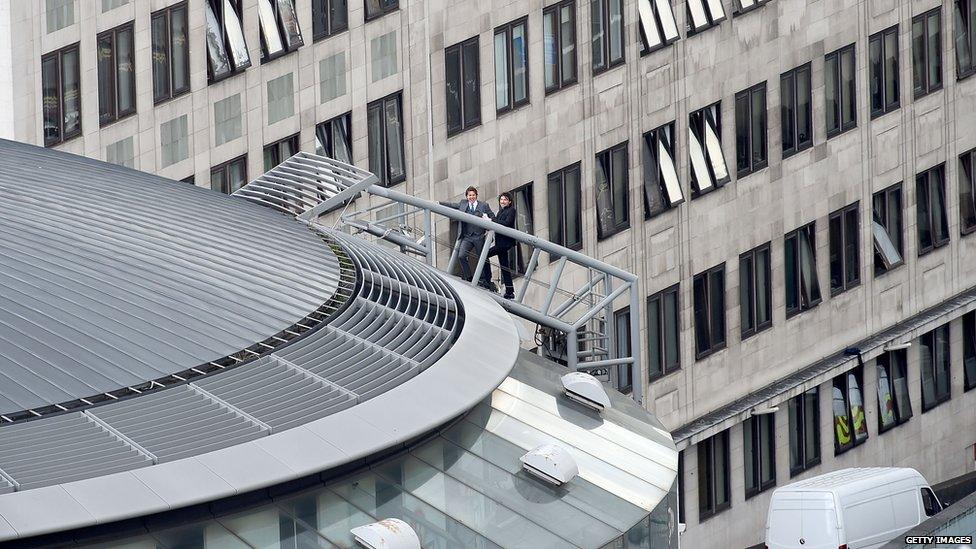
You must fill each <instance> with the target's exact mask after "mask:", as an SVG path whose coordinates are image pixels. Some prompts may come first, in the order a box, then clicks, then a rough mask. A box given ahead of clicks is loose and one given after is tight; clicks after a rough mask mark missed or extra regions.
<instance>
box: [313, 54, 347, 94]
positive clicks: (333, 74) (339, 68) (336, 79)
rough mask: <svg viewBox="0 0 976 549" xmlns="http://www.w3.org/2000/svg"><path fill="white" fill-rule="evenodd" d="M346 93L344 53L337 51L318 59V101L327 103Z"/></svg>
mask: <svg viewBox="0 0 976 549" xmlns="http://www.w3.org/2000/svg"><path fill="white" fill-rule="evenodd" d="M343 95H346V54H345V53H344V52H341V51H340V52H339V53H336V54H334V55H330V56H329V57H326V58H325V59H323V60H321V61H319V98H320V99H319V101H320V102H322V103H328V102H329V101H332V100H333V99H335V98H336V97H342V96H343Z"/></svg>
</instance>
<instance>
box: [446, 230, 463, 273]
mask: <svg viewBox="0 0 976 549" xmlns="http://www.w3.org/2000/svg"><path fill="white" fill-rule="evenodd" d="M460 252H461V235H460V234H459V235H458V238H457V240H455V241H454V249H453V250H451V260H450V261H448V262H447V274H453V273H454V269H455V268H456V267H457V262H458V254H459V253H460Z"/></svg>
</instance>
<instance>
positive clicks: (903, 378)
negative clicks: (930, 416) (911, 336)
mask: <svg viewBox="0 0 976 549" xmlns="http://www.w3.org/2000/svg"><path fill="white" fill-rule="evenodd" d="M876 367H877V370H878V432H880V433H883V432H885V431H887V430H888V429H891V428H892V427H894V426H896V425H901V424H902V423H905V422H906V421H908V420H909V418H911V417H912V402H911V400H910V399H909V397H908V353H907V351H905V350H904V349H903V350H900V351H888V352H886V353H884V354H883V355H881V356H879V357H878V359H877V364H876Z"/></svg>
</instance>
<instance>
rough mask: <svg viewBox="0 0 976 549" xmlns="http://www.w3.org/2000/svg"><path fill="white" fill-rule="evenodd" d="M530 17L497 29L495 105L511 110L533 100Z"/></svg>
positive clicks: (501, 109) (498, 108) (499, 108)
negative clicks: (531, 93) (530, 72)
mask: <svg viewBox="0 0 976 549" xmlns="http://www.w3.org/2000/svg"><path fill="white" fill-rule="evenodd" d="M527 24H528V18H527V17H523V18H521V19H519V20H518V21H514V22H512V23H509V24H507V25H505V26H503V27H498V28H497V29H495V109H496V110H497V111H498V112H500V113H501V112H507V111H510V110H512V109H514V108H516V107H521V106H522V105H525V104H526V103H528V102H529V48H528V38H527V36H528V31H527V29H526V25H527Z"/></svg>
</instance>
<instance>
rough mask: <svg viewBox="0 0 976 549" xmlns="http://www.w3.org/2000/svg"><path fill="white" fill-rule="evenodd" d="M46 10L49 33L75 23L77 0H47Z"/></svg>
mask: <svg viewBox="0 0 976 549" xmlns="http://www.w3.org/2000/svg"><path fill="white" fill-rule="evenodd" d="M44 12H45V20H46V21H47V32H48V33H49V34H50V33H52V32H54V31H57V30H61V29H63V28H65V27H67V26H69V25H74V24H75V0H46V2H45V3H44Z"/></svg>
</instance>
